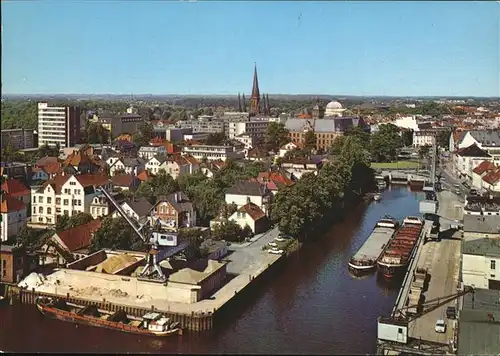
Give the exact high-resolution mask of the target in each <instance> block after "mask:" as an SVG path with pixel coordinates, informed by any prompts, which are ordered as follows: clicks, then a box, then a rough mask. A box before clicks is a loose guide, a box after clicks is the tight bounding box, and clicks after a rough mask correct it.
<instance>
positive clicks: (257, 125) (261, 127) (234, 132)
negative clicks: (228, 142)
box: [228, 120, 269, 139]
mask: <svg viewBox="0 0 500 356" xmlns="http://www.w3.org/2000/svg"><path fill="white" fill-rule="evenodd" d="M268 126H269V121H267V120H258V121H244V122H230V123H229V130H228V137H229V138H230V139H234V138H235V137H236V136H238V135H241V134H243V133H245V134H247V135H251V136H255V137H256V138H262V137H264V136H265V135H266V131H267V127H268Z"/></svg>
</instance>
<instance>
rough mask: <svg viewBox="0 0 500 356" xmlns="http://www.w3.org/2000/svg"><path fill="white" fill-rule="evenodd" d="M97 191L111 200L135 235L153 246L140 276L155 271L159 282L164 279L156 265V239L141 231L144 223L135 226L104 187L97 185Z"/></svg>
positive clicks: (148, 274) (151, 274)
mask: <svg viewBox="0 0 500 356" xmlns="http://www.w3.org/2000/svg"><path fill="white" fill-rule="evenodd" d="M97 190H98V191H100V192H102V193H103V194H104V196H105V197H106V198H108V200H109V201H110V202H111V204H113V205H114V207H115V208H116V211H118V213H119V214H120V215H121V216H122V217H123V218H124V219H125V221H126V222H127V223H128V224H129V225H130V226H131V227H132V229H133V230H134V231H135V233H136V234H137V236H139V238H140V239H141V240H142V241H144V243H146V244H148V245H149V246H151V247H152V248H153V250H151V249H150V250H149V252H148V254H147V256H146V265H145V266H144V269H143V270H142V272H141V273H140V274H139V276H140V277H143V276H148V277H150V276H153V275H154V274H155V273H156V274H157V275H158V277H159V278H157V281H159V282H164V281H166V277H165V275H164V273H163V272H162V270H161V267H160V266H159V265H158V259H157V252H158V251H156V250H157V249H158V246H157V243H156V241H157V240H156V239H154V238H153V239H148V238H147V237H146V236H144V234H143V233H142V232H141V230H142V228H143V227H144V225H141V226H140V227H137V225H136V224H135V223H134V221H133V220H132V219H131V218H130V217H129V216H128V215H127V213H125V211H124V210H123V208H122V207H121V206H120V204H118V203H117V202H116V200H115V198H113V196H112V195H111V194H109V192H108V191H107V190H106V189H105V188H104V187H99V188H97Z"/></svg>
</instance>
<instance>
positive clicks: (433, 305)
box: [394, 286, 474, 322]
mask: <svg viewBox="0 0 500 356" xmlns="http://www.w3.org/2000/svg"><path fill="white" fill-rule="evenodd" d="M468 293H474V288H472V287H469V286H466V287H465V288H464V290H463V291H460V292H458V293H455V294H451V295H448V296H445V297H440V298H434V299H430V300H428V301H425V302H424V303H422V304H416V305H408V306H405V307H402V308H400V309H398V310H396V311H395V312H394V315H395V318H396V319H404V320H405V321H407V322H410V321H413V320H415V319H418V318H420V317H421V316H424V315H425V314H427V313H430V312H431V311H433V310H435V309H437V308H439V307H440V306H442V305H445V304H448V303H449V302H451V301H452V300H455V299H457V298H460V297H461V296H464V295H466V294H468ZM419 306H420V307H422V311H421V312H419V313H416V314H408V313H406V312H405V310H407V309H410V308H415V307H419ZM426 307H428V308H426ZM398 314H399V316H398Z"/></svg>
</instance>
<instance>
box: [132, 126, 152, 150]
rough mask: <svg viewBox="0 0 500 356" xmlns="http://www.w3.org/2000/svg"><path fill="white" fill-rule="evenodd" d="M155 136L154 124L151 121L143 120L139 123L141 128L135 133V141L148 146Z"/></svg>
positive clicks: (138, 144) (139, 145) (137, 143)
mask: <svg viewBox="0 0 500 356" xmlns="http://www.w3.org/2000/svg"><path fill="white" fill-rule="evenodd" d="M152 138H153V125H152V124H151V123H150V122H147V121H143V122H141V124H140V125H139V130H138V132H137V133H135V134H134V143H135V144H136V145H137V146H138V147H141V146H148V145H149V141H151V139H152Z"/></svg>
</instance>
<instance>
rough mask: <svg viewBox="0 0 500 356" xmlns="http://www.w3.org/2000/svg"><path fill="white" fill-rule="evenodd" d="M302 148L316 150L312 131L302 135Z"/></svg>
mask: <svg viewBox="0 0 500 356" xmlns="http://www.w3.org/2000/svg"><path fill="white" fill-rule="evenodd" d="M304 147H305V148H309V149H314V148H316V134H315V133H314V131H313V130H309V131H307V132H306V133H305V135H304Z"/></svg>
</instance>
